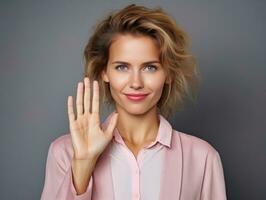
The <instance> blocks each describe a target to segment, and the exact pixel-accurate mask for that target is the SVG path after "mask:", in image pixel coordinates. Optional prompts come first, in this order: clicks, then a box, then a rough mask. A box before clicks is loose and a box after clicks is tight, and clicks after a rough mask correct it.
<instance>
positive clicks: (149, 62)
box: [111, 60, 161, 65]
mask: <svg viewBox="0 0 266 200" xmlns="http://www.w3.org/2000/svg"><path fill="white" fill-rule="evenodd" d="M116 63H117V64H126V65H130V63H128V62H124V61H115V62H112V63H111V64H116ZM152 63H159V64H161V62H160V61H158V60H152V61H148V62H144V63H142V64H144V65H147V64H152Z"/></svg>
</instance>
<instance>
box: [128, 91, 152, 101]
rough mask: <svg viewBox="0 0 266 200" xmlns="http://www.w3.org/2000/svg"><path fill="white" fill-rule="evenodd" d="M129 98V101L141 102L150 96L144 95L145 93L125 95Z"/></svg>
mask: <svg viewBox="0 0 266 200" xmlns="http://www.w3.org/2000/svg"><path fill="white" fill-rule="evenodd" d="M125 95H126V96H127V98H128V99H130V100H133V101H141V100H143V99H145V98H146V96H148V94H144V93H141V94H140V93H138V94H136V93H131V94H125Z"/></svg>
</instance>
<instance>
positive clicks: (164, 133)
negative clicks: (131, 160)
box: [102, 113, 173, 148]
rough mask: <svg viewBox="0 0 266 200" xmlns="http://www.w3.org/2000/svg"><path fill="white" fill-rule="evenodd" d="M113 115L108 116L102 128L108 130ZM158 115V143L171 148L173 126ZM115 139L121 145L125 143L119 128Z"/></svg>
mask: <svg viewBox="0 0 266 200" xmlns="http://www.w3.org/2000/svg"><path fill="white" fill-rule="evenodd" d="M111 115H112V113H111V114H110V115H108V116H107V118H106V119H105V121H104V122H103V123H102V127H104V128H106V125H107V124H108V122H109V120H110V117H111ZM158 115H159V119H160V122H159V129H158V134H157V137H156V142H159V143H161V144H163V145H165V146H167V147H169V148H171V139H172V132H173V130H172V126H171V124H170V123H169V122H168V121H167V120H166V119H165V118H164V117H163V116H162V115H161V114H158ZM113 139H114V140H116V141H117V142H119V143H123V139H122V137H121V135H120V134H119V131H118V129H117V128H115V130H114V135H113Z"/></svg>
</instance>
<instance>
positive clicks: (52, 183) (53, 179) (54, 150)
mask: <svg viewBox="0 0 266 200" xmlns="http://www.w3.org/2000/svg"><path fill="white" fill-rule="evenodd" d="M57 144H58V143H51V145H50V147H49V151H48V156H47V161H46V172H45V183H44V187H43V191H42V195H41V200H59V199H62V200H63V199H64V200H85V199H86V200H90V199H91V195H92V186H93V176H91V174H92V171H93V168H94V164H93V163H92V165H89V166H91V167H89V168H91V169H89V168H88V171H89V172H88V173H87V176H88V177H87V178H85V179H86V180H89V183H85V184H86V185H87V186H85V184H84V183H83V182H84V180H85V179H83V178H82V179H81V180H80V178H79V177H80V176H81V175H82V172H81V173H80V172H79V169H80V167H79V166H77V167H76V168H77V169H76V168H75V167H74V169H75V172H76V174H77V178H75V182H76V184H77V185H81V186H80V188H79V189H77V190H76V188H75V184H74V179H73V173H72V167H71V165H68V166H67V165H65V164H64V160H63V152H62V149H61V148H62V147H59V145H57ZM82 188H86V190H84V189H82ZM81 193H82V194H81Z"/></svg>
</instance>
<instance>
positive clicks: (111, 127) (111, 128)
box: [106, 113, 118, 137]
mask: <svg viewBox="0 0 266 200" xmlns="http://www.w3.org/2000/svg"><path fill="white" fill-rule="evenodd" d="M117 120H118V113H115V114H114V115H113V116H112V118H111V120H110V123H109V124H108V127H107V129H106V134H107V135H109V136H110V137H111V136H113V132H114V129H115V127H116V124H117Z"/></svg>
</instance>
